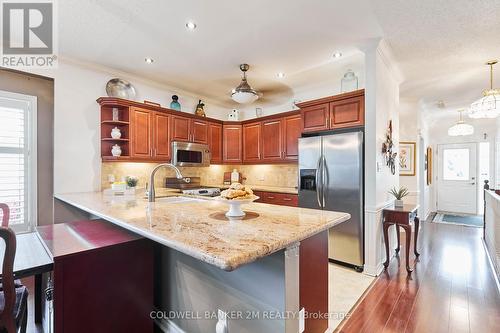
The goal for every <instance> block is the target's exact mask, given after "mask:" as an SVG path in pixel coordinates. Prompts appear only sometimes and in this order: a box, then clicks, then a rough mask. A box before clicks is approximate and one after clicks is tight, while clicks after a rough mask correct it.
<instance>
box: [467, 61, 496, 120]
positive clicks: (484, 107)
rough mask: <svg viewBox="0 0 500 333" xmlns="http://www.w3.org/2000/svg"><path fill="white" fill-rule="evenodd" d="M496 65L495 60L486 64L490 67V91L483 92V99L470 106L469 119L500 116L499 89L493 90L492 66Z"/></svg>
mask: <svg viewBox="0 0 500 333" xmlns="http://www.w3.org/2000/svg"><path fill="white" fill-rule="evenodd" d="M497 63H498V61H497V60H492V61H488V62H487V63H486V65H488V66H490V89H487V90H485V91H483V97H482V98H480V99H478V100H477V101H475V102H474V103H472V104H471V106H470V112H469V117H471V118H496V117H498V115H500V89H493V65H496V64H497Z"/></svg>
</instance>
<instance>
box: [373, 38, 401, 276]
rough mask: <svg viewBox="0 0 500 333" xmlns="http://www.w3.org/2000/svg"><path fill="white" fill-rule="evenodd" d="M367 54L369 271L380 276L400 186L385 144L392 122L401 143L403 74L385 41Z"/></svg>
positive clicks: (394, 138) (396, 139) (395, 140)
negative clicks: (388, 211)
mask: <svg viewBox="0 0 500 333" xmlns="http://www.w3.org/2000/svg"><path fill="white" fill-rule="evenodd" d="M365 53H366V62H365V64H366V99H365V105H366V106H365V272H366V273H367V274H370V275H378V274H379V273H380V272H381V271H382V263H383V262H384V261H385V252H384V250H383V249H384V242H383V234H382V223H381V222H382V221H381V218H382V210H383V209H384V208H385V207H388V206H390V205H392V203H393V198H392V197H391V196H390V195H389V194H388V191H389V189H390V188H392V187H393V186H399V177H398V176H397V174H398V173H397V169H396V174H395V175H393V174H392V173H391V171H390V169H389V168H388V167H387V166H386V165H385V161H384V157H383V155H382V144H383V142H384V141H385V134H386V130H387V127H388V126H389V121H390V120H392V126H393V140H394V142H395V143H396V144H397V142H398V141H399V114H398V108H399V82H400V74H399V71H398V69H397V68H396V67H395V66H394V63H395V62H394V61H393V60H392V55H391V51H390V49H389V47H388V45H387V44H386V43H385V42H384V41H382V42H377V43H375V44H374V45H372V46H371V47H369V48H367V49H366V50H365ZM396 146H397V145H396ZM391 238H394V234H392V236H391ZM392 245H394V244H392ZM391 247H393V246H391Z"/></svg>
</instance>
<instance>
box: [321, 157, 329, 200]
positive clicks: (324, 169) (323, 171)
mask: <svg viewBox="0 0 500 333" xmlns="http://www.w3.org/2000/svg"><path fill="white" fill-rule="evenodd" d="M321 160H322V165H321V182H322V185H321V188H322V189H323V190H322V191H321V198H322V200H323V205H322V207H326V199H325V191H324V188H325V184H329V183H330V176H329V175H328V169H327V167H326V165H327V164H326V157H325V155H323V156H322V159H321Z"/></svg>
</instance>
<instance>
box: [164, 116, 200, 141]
mask: <svg viewBox="0 0 500 333" xmlns="http://www.w3.org/2000/svg"><path fill="white" fill-rule="evenodd" d="M172 141H183V142H195V143H203V144H208V122H207V121H205V120H200V119H193V118H188V117H183V116H177V115H173V116H172Z"/></svg>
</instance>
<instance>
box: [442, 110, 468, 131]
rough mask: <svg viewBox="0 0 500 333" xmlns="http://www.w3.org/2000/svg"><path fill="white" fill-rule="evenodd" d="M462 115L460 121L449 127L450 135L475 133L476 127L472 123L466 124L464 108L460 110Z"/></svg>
mask: <svg viewBox="0 0 500 333" xmlns="http://www.w3.org/2000/svg"><path fill="white" fill-rule="evenodd" d="M458 112H459V114H460V116H459V118H458V122H457V123H456V124H455V125H453V126H451V127H450V128H449V129H448V135H449V136H465V135H472V134H474V127H473V126H472V125H469V124H466V123H465V121H464V118H463V115H462V112H464V110H460V111H458Z"/></svg>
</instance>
